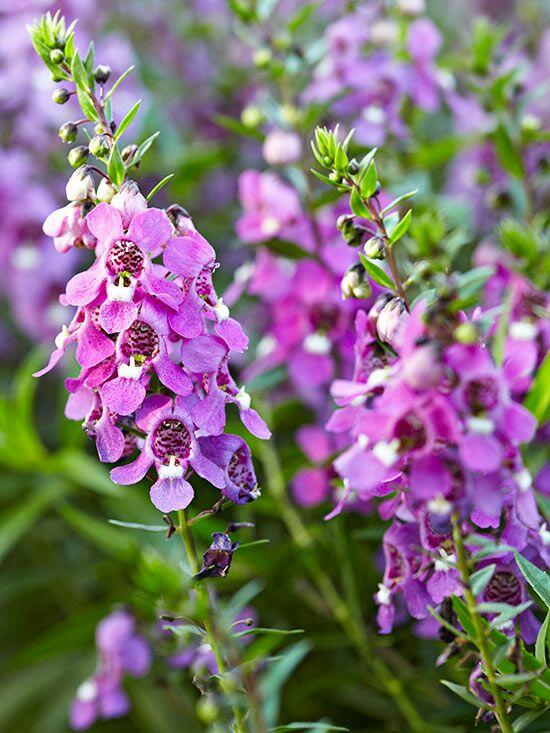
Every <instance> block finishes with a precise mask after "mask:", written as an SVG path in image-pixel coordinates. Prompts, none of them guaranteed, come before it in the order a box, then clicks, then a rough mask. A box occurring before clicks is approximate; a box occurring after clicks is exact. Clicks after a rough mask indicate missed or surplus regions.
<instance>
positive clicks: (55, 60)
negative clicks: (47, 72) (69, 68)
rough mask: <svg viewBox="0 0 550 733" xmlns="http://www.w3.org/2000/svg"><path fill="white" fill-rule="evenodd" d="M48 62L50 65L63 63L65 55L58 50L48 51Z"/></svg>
mask: <svg viewBox="0 0 550 733" xmlns="http://www.w3.org/2000/svg"><path fill="white" fill-rule="evenodd" d="M50 61H51V62H52V64H62V63H63V61H65V54H64V53H63V51H62V50H61V49H60V48H54V50H53V51H50Z"/></svg>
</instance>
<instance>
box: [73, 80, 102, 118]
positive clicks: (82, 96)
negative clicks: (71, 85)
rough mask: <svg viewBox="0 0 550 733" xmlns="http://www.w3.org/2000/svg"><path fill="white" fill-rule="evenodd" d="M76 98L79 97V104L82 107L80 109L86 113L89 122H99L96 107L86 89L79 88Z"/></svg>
mask: <svg viewBox="0 0 550 733" xmlns="http://www.w3.org/2000/svg"><path fill="white" fill-rule="evenodd" d="M76 96H77V97H78V103H79V105H80V109H81V110H82V112H83V113H84V116H85V117H87V118H88V119H89V120H92V122H97V121H98V120H99V115H98V114H97V110H96V108H95V107H94V103H93V102H92V98H91V97H90V95H89V93H88V92H87V91H86V90H85V89H81V88H80V87H77V89H76Z"/></svg>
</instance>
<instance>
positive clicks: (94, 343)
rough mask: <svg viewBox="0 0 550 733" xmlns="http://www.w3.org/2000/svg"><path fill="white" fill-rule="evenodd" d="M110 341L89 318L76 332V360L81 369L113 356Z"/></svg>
mask: <svg viewBox="0 0 550 733" xmlns="http://www.w3.org/2000/svg"><path fill="white" fill-rule="evenodd" d="M114 351H115V345H114V343H113V342H112V341H111V339H110V338H109V337H108V336H106V335H105V334H104V333H103V332H102V331H100V330H99V329H98V328H96V327H95V325H94V324H93V323H92V320H91V318H90V317H87V319H86V322H85V323H84V325H83V326H82V328H81V329H80V330H79V332H78V341H77V345H76V360H77V362H78V363H79V364H80V366H82V367H92V366H95V365H96V364H99V363H100V362H102V361H103V360H104V359H107V357H109V356H111V354H114Z"/></svg>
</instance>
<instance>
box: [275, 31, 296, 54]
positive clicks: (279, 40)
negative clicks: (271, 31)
mask: <svg viewBox="0 0 550 733" xmlns="http://www.w3.org/2000/svg"><path fill="white" fill-rule="evenodd" d="M273 43H274V44H275V47H276V48H278V49H279V51H288V49H289V48H290V47H291V45H292V36H291V35H290V33H288V32H286V31H283V32H282V33H279V34H278V35H277V36H275V38H274V39H273Z"/></svg>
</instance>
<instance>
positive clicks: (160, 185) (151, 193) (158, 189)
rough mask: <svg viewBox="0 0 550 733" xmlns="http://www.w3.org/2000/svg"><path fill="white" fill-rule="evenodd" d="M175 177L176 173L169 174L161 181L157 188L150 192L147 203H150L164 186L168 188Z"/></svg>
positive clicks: (154, 187)
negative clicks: (169, 182) (168, 184)
mask: <svg viewBox="0 0 550 733" xmlns="http://www.w3.org/2000/svg"><path fill="white" fill-rule="evenodd" d="M174 175H175V174H174V173H169V174H168V175H167V176H164V178H163V179H162V181H159V182H158V183H157V185H156V186H153V188H152V189H151V190H150V191H149V193H148V194H147V196H146V197H145V198H146V199H147V201H150V200H151V199H152V198H153V196H154V195H155V194H156V193H158V192H159V191H160V189H161V188H164V186H166V184H167V183H168V181H169V180H170V179H171V178H173V177H174Z"/></svg>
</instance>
